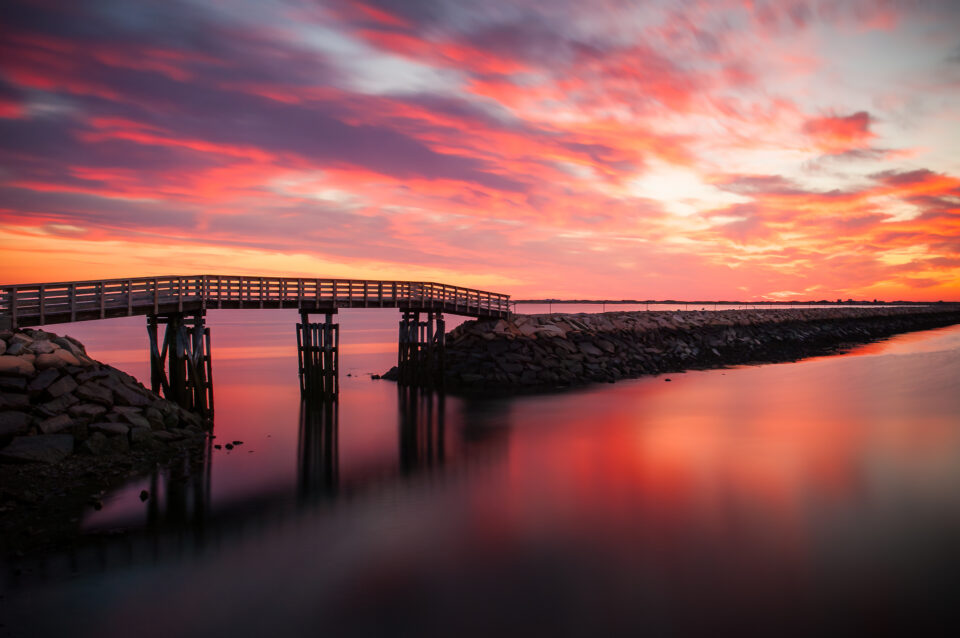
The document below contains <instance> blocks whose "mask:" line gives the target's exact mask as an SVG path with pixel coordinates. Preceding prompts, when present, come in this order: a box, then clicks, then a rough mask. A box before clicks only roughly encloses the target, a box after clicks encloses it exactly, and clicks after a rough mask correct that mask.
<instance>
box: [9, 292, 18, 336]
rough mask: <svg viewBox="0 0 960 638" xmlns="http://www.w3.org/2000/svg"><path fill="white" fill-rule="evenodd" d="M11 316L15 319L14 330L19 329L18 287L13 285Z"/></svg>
mask: <svg viewBox="0 0 960 638" xmlns="http://www.w3.org/2000/svg"><path fill="white" fill-rule="evenodd" d="M10 317H11V318H12V320H13V326H11V327H12V328H13V329H14V330H16V329H17V287H16V286H13V287H12V288H10Z"/></svg>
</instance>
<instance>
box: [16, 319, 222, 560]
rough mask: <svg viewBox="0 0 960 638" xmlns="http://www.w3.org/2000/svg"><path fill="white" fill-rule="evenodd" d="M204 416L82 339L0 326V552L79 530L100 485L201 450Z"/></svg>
mask: <svg viewBox="0 0 960 638" xmlns="http://www.w3.org/2000/svg"><path fill="white" fill-rule="evenodd" d="M206 438H207V429H206V425H205V423H204V422H203V419H202V418H201V417H199V416H198V415H196V414H194V413H192V412H189V411H187V410H184V409H183V408H181V407H180V406H178V405H176V404H174V403H172V402H170V401H167V400H165V399H162V398H160V397H158V396H157V395H155V394H154V393H153V392H151V391H150V390H148V389H147V388H145V387H143V385H141V384H140V383H139V382H138V381H137V380H136V379H134V378H133V377H131V376H130V375H128V374H126V373H125V372H122V371H120V370H117V369H116V368H113V367H111V366H108V365H105V364H103V363H100V362H98V361H95V360H94V359H92V358H90V357H89V356H88V355H87V353H86V350H85V348H84V347H83V345H82V344H81V343H79V342H78V341H76V340H75V339H72V338H70V337H63V336H58V335H56V334H53V333H48V332H43V331H41V330H22V331H17V332H12V331H4V332H0V514H2V516H0V537H2V542H0V554H7V553H11V552H16V551H23V550H25V549H31V548H41V547H44V546H47V545H52V544H56V542H57V541H59V540H64V539H67V538H70V537H71V536H74V535H76V531H77V528H78V525H79V518H80V515H81V514H82V510H83V508H84V507H85V506H87V505H94V506H95V505H96V504H97V501H98V498H99V495H101V494H102V493H103V491H104V490H106V489H108V488H110V487H113V486H115V485H116V484H117V483H118V482H121V481H123V480H126V479H127V478H130V477H132V476H137V475H143V474H146V473H149V472H150V471H152V470H154V469H156V467H157V464H158V463H159V464H164V463H166V462H168V461H170V460H171V459H172V458H179V457H181V456H183V455H184V454H189V453H190V452H191V450H194V451H195V450H197V449H200V450H202V448H203V442H204V441H205V440H206Z"/></svg>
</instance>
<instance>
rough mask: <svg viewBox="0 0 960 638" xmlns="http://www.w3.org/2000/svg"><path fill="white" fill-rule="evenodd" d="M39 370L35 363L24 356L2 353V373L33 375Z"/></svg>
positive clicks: (0, 367)
mask: <svg viewBox="0 0 960 638" xmlns="http://www.w3.org/2000/svg"><path fill="white" fill-rule="evenodd" d="M36 371H37V369H36V368H35V367H34V365H33V363H32V362H30V361H28V360H27V359H26V358H24V357H17V356H13V355H11V354H10V350H9V349H8V350H7V354H5V355H0V374H15V375H19V376H23V377H31V376H33V374H34V373H35V372H36Z"/></svg>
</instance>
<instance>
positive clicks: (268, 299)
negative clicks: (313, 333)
mask: <svg viewBox="0 0 960 638" xmlns="http://www.w3.org/2000/svg"><path fill="white" fill-rule="evenodd" d="M403 304H411V305H414V306H422V307H435V308H437V309H443V310H445V311H447V312H459V313H462V314H468V315H477V316H480V315H493V314H498V313H505V312H509V310H510V297H509V295H503V294H499V293H493V292H487V291H484V290H476V289H472V288H461V287H459V286H449V285H446V284H440V283H434V282H412V281H380V280H356V279H316V278H289V277H239V276H223V275H194V276H174V277H140V278H134V279H104V280H99V281H70V282H56V283H43V284H26V285H12V286H0V315H3V316H5V317H9V318H10V319H11V320H12V325H13V326H14V327H17V326H18V325H20V324H21V323H22V322H23V321H24V320H29V321H28V323H29V325H43V324H45V323H47V321H48V320H51V319H52V320H53V321H54V322H55V323H62V322H65V321H76V320H78V319H90V318H97V317H101V318H104V317H107V316H117V315H119V314H127V315H134V314H150V313H151V312H152V313H157V312H159V311H160V310H161V309H164V310H165V311H168V310H170V308H171V306H173V307H174V308H176V309H178V310H183V309H184V308H185V307H186V308H188V309H190V308H194V307H197V306H198V305H199V307H201V308H218V307H224V305H226V306H227V307H238V306H239V307H246V306H250V307H256V306H260V307H264V306H265V305H266V306H269V307H276V306H280V307H297V308H301V309H304V308H305V309H310V307H311V305H312V306H313V307H317V308H319V307H321V306H322V307H330V306H333V307H340V306H352V307H378V306H399V305H403Z"/></svg>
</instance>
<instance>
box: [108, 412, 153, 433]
mask: <svg viewBox="0 0 960 638" xmlns="http://www.w3.org/2000/svg"><path fill="white" fill-rule="evenodd" d="M114 409H116V408H114ZM120 414H121V416H122V419H121V420H122V421H125V422H127V423H129V424H130V426H131V427H135V428H146V429H148V430H149V429H150V421H147V418H146V417H144V416H142V415H140V414H136V413H133V412H121V413H120Z"/></svg>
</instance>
